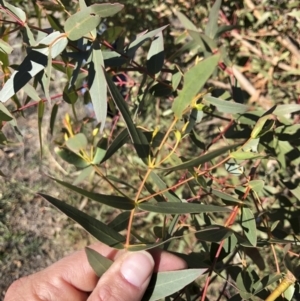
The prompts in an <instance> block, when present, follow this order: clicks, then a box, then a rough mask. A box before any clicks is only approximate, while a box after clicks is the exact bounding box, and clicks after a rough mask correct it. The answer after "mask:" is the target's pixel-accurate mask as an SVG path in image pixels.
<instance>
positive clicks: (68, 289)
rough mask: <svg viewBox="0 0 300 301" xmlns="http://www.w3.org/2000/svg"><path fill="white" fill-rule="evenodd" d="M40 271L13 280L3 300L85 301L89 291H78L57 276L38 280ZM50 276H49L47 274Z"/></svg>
mask: <svg viewBox="0 0 300 301" xmlns="http://www.w3.org/2000/svg"><path fill="white" fill-rule="evenodd" d="M39 276H40V273H36V274H34V275H30V276H28V277H23V278H20V279H18V280H17V281H15V282H14V283H13V284H12V285H11V286H10V287H9V289H8V291H7V292H6V294H5V298H4V301H28V300H30V301H48V300H49V301H50V300H59V301H69V300H73V301H86V300H87V298H88V295H89V293H86V292H82V291H79V290H78V289H76V288H75V287H73V286H71V285H70V284H69V283H65V282H63V281H62V280H61V279H59V278H55V279H51V280H49V281H42V282H39ZM49 277H51V276H49Z"/></svg>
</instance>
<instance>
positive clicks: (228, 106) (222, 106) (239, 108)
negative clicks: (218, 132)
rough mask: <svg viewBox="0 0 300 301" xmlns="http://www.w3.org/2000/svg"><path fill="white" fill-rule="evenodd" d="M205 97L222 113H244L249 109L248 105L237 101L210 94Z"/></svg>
mask: <svg viewBox="0 0 300 301" xmlns="http://www.w3.org/2000/svg"><path fill="white" fill-rule="evenodd" d="M203 99H204V100H205V101H206V102H208V103H209V104H211V105H213V106H215V107H216V109H217V110H218V111H219V112H221V113H231V114H237V113H240V114H242V113H245V112H247V111H248V107H247V106H245V105H243V104H240V103H237V102H231V101H227V100H223V99H219V98H216V97H213V96H210V95H205V96H204V97H203Z"/></svg>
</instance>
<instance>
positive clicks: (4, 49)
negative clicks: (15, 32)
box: [0, 40, 14, 54]
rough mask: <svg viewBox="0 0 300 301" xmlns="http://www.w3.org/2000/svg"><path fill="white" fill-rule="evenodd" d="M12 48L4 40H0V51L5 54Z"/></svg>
mask: <svg viewBox="0 0 300 301" xmlns="http://www.w3.org/2000/svg"><path fill="white" fill-rule="evenodd" d="M13 50H14V49H13V48H12V47H11V46H10V45H9V44H8V43H6V42H5V41H3V40H0V51H1V52H3V53H6V54H11V53H12V51H13Z"/></svg>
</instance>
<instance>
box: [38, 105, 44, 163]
mask: <svg viewBox="0 0 300 301" xmlns="http://www.w3.org/2000/svg"><path fill="white" fill-rule="evenodd" d="M44 112H45V103H44V101H43V100H40V101H39V104H38V129H39V139H40V152H41V157H42V156H43V141H42V121H43V117H44Z"/></svg>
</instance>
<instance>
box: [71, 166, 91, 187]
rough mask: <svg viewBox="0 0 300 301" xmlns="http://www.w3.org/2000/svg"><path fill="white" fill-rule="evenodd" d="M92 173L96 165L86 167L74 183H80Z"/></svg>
mask: <svg viewBox="0 0 300 301" xmlns="http://www.w3.org/2000/svg"><path fill="white" fill-rule="evenodd" d="M92 173H94V167H93V166H92V165H90V166H88V167H86V168H84V169H83V170H81V171H80V173H79V175H78V176H77V177H76V179H75V181H74V182H73V185H75V186H77V185H78V184H80V183H81V182H83V181H84V180H85V179H86V178H87V177H89V176H90V175H91V174H92Z"/></svg>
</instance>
